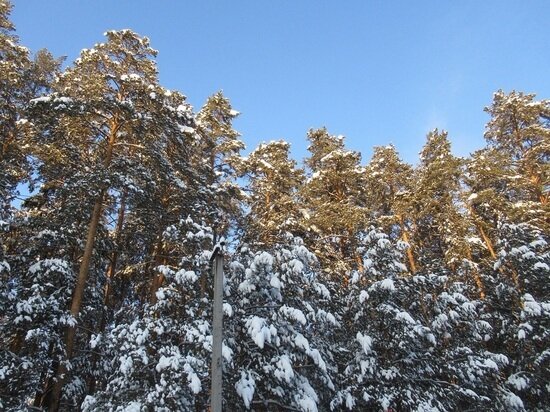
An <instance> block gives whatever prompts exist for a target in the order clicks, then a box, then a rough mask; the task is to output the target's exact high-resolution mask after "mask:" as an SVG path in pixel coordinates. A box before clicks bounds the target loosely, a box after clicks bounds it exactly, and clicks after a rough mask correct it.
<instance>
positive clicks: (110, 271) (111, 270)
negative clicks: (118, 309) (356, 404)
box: [101, 189, 127, 329]
mask: <svg viewBox="0 0 550 412" xmlns="http://www.w3.org/2000/svg"><path fill="white" fill-rule="evenodd" d="M126 196H127V190H126V189H124V191H123V192H122V196H121V197H120V208H119V209H118V218H117V222H116V226H115V250H114V251H113V253H112V254H111V261H110V263H109V267H108V268H107V272H106V274H105V277H106V279H107V282H106V283H105V294H104V297H103V303H105V306H107V308H109V307H110V306H111V294H112V292H113V277H114V275H115V273H116V266H117V262H118V255H119V250H118V248H119V246H120V238H121V235H122V227H123V225H124V216H125V213H126ZM101 329H103V328H101Z"/></svg>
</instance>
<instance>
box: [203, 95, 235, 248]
mask: <svg viewBox="0 0 550 412" xmlns="http://www.w3.org/2000/svg"><path fill="white" fill-rule="evenodd" d="M239 114H240V113H239V112H238V111H236V110H234V109H233V108H232V106H231V102H230V101H229V99H228V98H226V97H225V96H224V95H223V93H222V92H217V93H215V94H214V95H212V96H210V97H209V98H208V99H207V101H206V103H205V104H204V106H203V107H202V108H201V110H200V111H199V112H198V113H197V133H198V134H199V136H200V137H201V142H200V151H199V157H198V158H197V159H196V161H197V163H196V165H195V166H196V167H197V168H198V169H200V168H201V167H202V168H204V165H207V166H208V167H209V169H208V170H205V172H204V176H203V178H205V188H206V190H208V191H210V192H211V193H210V194H209V202H208V203H209V205H205V206H206V208H205V218H206V219H207V222H208V223H209V224H210V225H212V226H213V227H216V233H215V237H216V239H219V238H222V237H227V236H228V234H229V232H230V231H232V230H234V228H233V227H232V226H234V223H235V220H236V219H237V218H238V217H239V214H240V204H239V200H240V198H241V190H240V188H239V187H238V185H237V184H236V182H235V178H236V175H237V172H236V170H235V168H236V166H237V163H238V161H239V159H240V156H239V153H240V151H241V150H243V149H244V148H245V146H244V143H243V142H242V140H241V139H240V134H239V133H238V132H237V131H236V130H235V129H234V128H233V121H234V120H235V118H236V117H237V116H238V115H239ZM211 205H214V207H212V206H211ZM206 211H208V212H206ZM216 241H217V240H216Z"/></svg>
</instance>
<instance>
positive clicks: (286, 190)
mask: <svg viewBox="0 0 550 412" xmlns="http://www.w3.org/2000/svg"><path fill="white" fill-rule="evenodd" d="M289 149H290V145H289V144H288V143H286V142H284V141H271V142H269V143H265V144H261V145H260V146H259V147H258V148H256V149H255V150H254V151H253V152H252V153H250V155H249V156H248V157H247V158H244V159H243V160H242V162H241V165H240V167H239V170H240V173H241V174H242V175H244V176H246V177H247V178H248V182H249V183H248V191H249V194H248V199H247V200H248V202H247V204H248V207H249V208H250V212H249V215H248V218H247V221H246V226H247V227H246V233H245V236H244V240H245V241H246V242H247V243H250V244H262V245H264V246H271V245H273V244H275V243H278V242H279V241H281V240H282V239H283V238H284V237H285V232H294V233H295V232H296V231H297V229H298V221H299V218H300V216H299V214H300V212H299V210H298V204H297V201H296V192H297V190H298V188H299V187H300V185H301V184H302V183H303V171H302V170H300V169H297V168H296V162H295V161H294V160H291V159H290V154H289Z"/></svg>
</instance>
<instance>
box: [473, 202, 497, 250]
mask: <svg viewBox="0 0 550 412" xmlns="http://www.w3.org/2000/svg"><path fill="white" fill-rule="evenodd" d="M468 210H469V211H470V214H471V215H472V218H473V220H474V224H475V226H476V228H477V230H478V232H479V234H480V235H481V238H482V239H483V242H484V243H485V246H486V247H487V250H488V251H489V253H490V254H491V257H492V258H493V259H496V258H497V255H496V253H495V248H494V247H493V242H491V239H490V238H489V236H487V233H485V230H484V229H483V226H482V225H481V224H480V223H477V222H476V218H477V214H476V212H475V211H474V208H473V207H472V206H468Z"/></svg>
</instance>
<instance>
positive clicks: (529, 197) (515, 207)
mask: <svg viewBox="0 0 550 412" xmlns="http://www.w3.org/2000/svg"><path fill="white" fill-rule="evenodd" d="M485 111H486V112H487V113H489V114H490V115H491V120H490V121H489V123H488V124H487V126H486V130H485V138H486V139H487V141H488V143H489V145H490V147H494V148H495V149H496V150H498V151H499V152H500V153H501V154H502V157H504V159H503V164H502V169H503V170H502V172H501V173H502V178H503V179H504V183H505V190H506V191H507V197H508V198H509V202H510V203H511V205H510V206H511V208H510V213H512V214H514V215H516V216H517V217H516V219H519V220H516V221H522V222H528V223H531V224H534V225H536V226H538V227H541V228H545V229H546V230H547V229H548V228H549V227H548V221H549V216H550V212H549V207H550V206H548V205H549V203H548V187H549V179H550V177H549V176H550V166H549V160H550V100H541V101H536V100H535V95H534V94H524V93H521V92H516V91H512V92H511V93H509V94H505V93H504V92H503V91H502V90H499V91H497V92H496V93H495V94H494V96H493V103H492V105H491V106H490V107H487V108H486V109H485ZM501 190H502V189H501Z"/></svg>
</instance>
